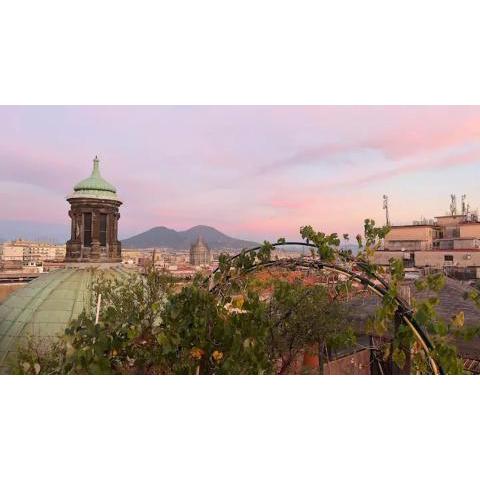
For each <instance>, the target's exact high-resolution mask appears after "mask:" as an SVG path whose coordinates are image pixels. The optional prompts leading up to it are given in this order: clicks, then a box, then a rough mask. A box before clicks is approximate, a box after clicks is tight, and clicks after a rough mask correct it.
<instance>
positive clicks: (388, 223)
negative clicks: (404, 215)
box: [383, 195, 390, 227]
mask: <svg viewBox="0 0 480 480" xmlns="http://www.w3.org/2000/svg"><path fill="white" fill-rule="evenodd" d="M383 209H384V210H385V220H386V222H387V227H389V226H390V215H389V213H388V196H387V195H384V196H383Z"/></svg>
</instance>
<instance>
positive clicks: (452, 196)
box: [450, 193, 457, 217]
mask: <svg viewBox="0 0 480 480" xmlns="http://www.w3.org/2000/svg"><path fill="white" fill-rule="evenodd" d="M450 199H451V200H450V215H452V217H453V216H454V215H456V214H457V196H456V195H455V194H454V193H452V194H450Z"/></svg>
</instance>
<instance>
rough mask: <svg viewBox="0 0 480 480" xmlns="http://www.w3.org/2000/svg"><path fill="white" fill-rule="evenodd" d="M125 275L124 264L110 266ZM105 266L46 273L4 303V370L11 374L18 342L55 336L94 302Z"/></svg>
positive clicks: (0, 368)
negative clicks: (92, 294)
mask: <svg viewBox="0 0 480 480" xmlns="http://www.w3.org/2000/svg"><path fill="white" fill-rule="evenodd" d="M106 268H107V271H108V272H111V273H112V274H115V275H116V274H124V273H126V272H127V271H128V270H127V269H126V268H125V267H122V266H108V267H106ZM99 271H105V268H101V267H100V268H65V269H61V270H55V271H53V272H50V273H46V274H43V275H41V276H40V277H38V278H37V279H35V280H33V281H32V282H31V283H29V284H28V285H26V286H25V287H22V288H20V289H19V290H16V291H15V292H14V293H12V294H11V295H10V296H8V297H7V299H6V300H5V301H4V302H3V303H1V304H0V373H8V366H9V361H10V359H12V357H13V356H14V355H15V352H16V348H17V345H18V343H19V342H20V341H21V340H22V339H25V338H26V337H27V336H33V337H37V338H52V337H56V336H57V335H60V334H62V333H63V332H64V330H65V327H66V326H67V324H68V322H69V321H70V320H73V319H75V318H77V317H78V315H79V314H80V313H81V312H82V310H83V309H84V307H86V306H87V305H89V304H90V287H91V282H92V280H93V279H94V276H95V275H97V274H98V272H99Z"/></svg>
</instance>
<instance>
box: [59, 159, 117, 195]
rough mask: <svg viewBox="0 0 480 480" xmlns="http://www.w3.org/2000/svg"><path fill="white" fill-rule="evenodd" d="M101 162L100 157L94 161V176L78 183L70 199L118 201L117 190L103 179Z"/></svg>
mask: <svg viewBox="0 0 480 480" xmlns="http://www.w3.org/2000/svg"><path fill="white" fill-rule="evenodd" d="M99 163H100V160H99V159H98V157H95V158H94V159H93V170H92V174H91V175H90V176H89V177H88V178H86V179H85V180H82V181H81V182H79V183H77V184H76V185H75V186H74V187H73V193H72V194H71V195H70V196H69V197H68V199H70V198H98V199H107V200H118V197H117V189H116V188H115V187H114V186H113V185H112V184H111V183H108V182H107V181H106V180H105V179H103V178H102V176H101V174H100V167H99Z"/></svg>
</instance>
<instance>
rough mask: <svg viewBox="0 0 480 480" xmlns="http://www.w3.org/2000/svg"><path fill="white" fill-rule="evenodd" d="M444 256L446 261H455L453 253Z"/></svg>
mask: <svg viewBox="0 0 480 480" xmlns="http://www.w3.org/2000/svg"><path fill="white" fill-rule="evenodd" d="M443 258H444V260H445V261H446V262H453V255H445V256H444V257H443Z"/></svg>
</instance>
